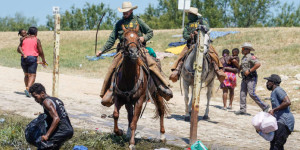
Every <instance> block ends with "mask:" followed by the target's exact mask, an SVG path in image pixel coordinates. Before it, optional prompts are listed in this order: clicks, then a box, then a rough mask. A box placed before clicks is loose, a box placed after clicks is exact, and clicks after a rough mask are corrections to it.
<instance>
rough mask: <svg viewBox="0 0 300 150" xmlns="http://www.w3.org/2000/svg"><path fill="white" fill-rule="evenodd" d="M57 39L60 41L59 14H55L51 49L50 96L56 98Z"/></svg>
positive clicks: (57, 72) (57, 79) (57, 69)
mask: <svg viewBox="0 0 300 150" xmlns="http://www.w3.org/2000/svg"><path fill="white" fill-rule="evenodd" d="M59 39H60V14H58V13H56V14H55V26H54V49H53V85H52V96H54V97H58V87H59V86H58V85H59V84H58V81H59Z"/></svg>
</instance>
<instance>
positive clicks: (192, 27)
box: [183, 16, 209, 40]
mask: <svg viewBox="0 0 300 150" xmlns="http://www.w3.org/2000/svg"><path fill="white" fill-rule="evenodd" d="M199 20H200V22H199ZM201 20H202V21H201ZM199 23H200V25H205V26H206V28H207V29H208V30H209V25H208V23H207V22H206V21H204V20H203V18H202V17H200V16H199V17H198V16H195V17H194V18H193V19H192V20H190V21H189V23H187V24H186V25H185V27H184V30H183V38H184V39H185V40H190V39H191V37H190V35H191V33H193V32H194V31H196V29H197V26H198V25H199Z"/></svg>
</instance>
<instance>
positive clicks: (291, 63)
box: [0, 28, 300, 110]
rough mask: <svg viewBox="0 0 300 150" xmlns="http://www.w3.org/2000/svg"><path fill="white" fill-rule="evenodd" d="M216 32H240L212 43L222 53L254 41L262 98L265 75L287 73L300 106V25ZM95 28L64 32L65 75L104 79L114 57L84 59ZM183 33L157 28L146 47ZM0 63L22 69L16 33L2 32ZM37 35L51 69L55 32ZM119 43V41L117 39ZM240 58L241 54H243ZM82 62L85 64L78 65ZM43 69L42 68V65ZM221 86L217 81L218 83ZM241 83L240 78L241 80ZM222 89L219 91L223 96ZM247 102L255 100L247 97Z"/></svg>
mask: <svg viewBox="0 0 300 150" xmlns="http://www.w3.org/2000/svg"><path fill="white" fill-rule="evenodd" d="M213 30H215V31H240V33H239V34H234V35H228V36H225V37H222V38H219V39H217V40H215V41H214V43H213V45H214V46H215V48H216V49H217V50H218V52H219V54H220V53H221V51H222V49H225V48H227V49H230V50H231V49H233V48H235V47H238V48H240V46H241V45H242V44H243V43H244V42H251V43H252V44H253V46H254V48H255V49H256V51H255V52H254V53H255V55H256V56H257V57H258V58H259V60H260V61H261V63H262V66H261V68H259V70H258V74H259V80H258V87H260V88H261V89H262V90H258V91H257V93H258V95H260V96H261V97H262V98H265V97H269V95H270V92H269V91H267V90H266V88H265V80H264V79H263V77H265V76H269V75H270V74H273V73H275V74H279V75H286V76H288V77H289V79H288V80H286V81H283V82H282V85H281V86H282V87H283V88H284V89H285V90H286V91H287V93H288V95H289V96H290V98H291V99H292V100H293V101H294V100H296V101H295V102H293V106H292V108H293V110H297V109H299V108H300V102H299V101H297V100H299V97H300V91H299V90H297V89H296V88H297V87H299V86H300V85H299V84H294V83H295V82H294V81H295V80H296V79H295V78H293V77H294V76H295V75H296V74H300V59H299V58H298V57H299V56H300V28H216V29H213ZM110 32H111V31H100V32H99V34H98V49H99V48H100V46H103V45H104V43H105V41H106V40H107V38H108V36H109V34H110ZM95 33H96V31H62V32H61V46H60V71H61V72H62V73H65V74H75V75H83V76H88V77H97V78H103V77H104V75H105V72H106V71H107V68H108V66H109V65H110V62H111V60H112V58H106V59H104V60H100V61H93V62H90V61H88V60H86V59H85V56H86V55H90V56H91V55H94V43H95ZM178 34H182V31H181V30H179V29H178V30H155V31H154V37H153V38H152V39H151V41H153V42H152V43H150V44H148V45H147V46H150V47H152V48H153V49H154V50H155V51H160V52H162V51H164V50H165V49H166V48H167V47H168V46H167V45H168V44H169V43H170V42H177V41H179V40H180V38H172V35H178ZM0 38H1V39H6V40H2V41H0V53H1V55H0V65H3V66H9V67H17V68H20V65H19V64H20V60H19V59H20V55H19V54H17V53H16V47H17V45H18V43H19V37H18V36H17V32H0ZM38 38H40V40H41V41H42V45H43V48H44V51H45V54H46V59H47V60H48V63H49V67H48V68H47V69H43V70H42V71H47V72H51V69H52V57H53V54H52V51H53V32H50V31H47V32H39V33H38ZM116 43H117V42H116ZM240 57H242V55H241V54H240ZM175 59H176V57H174V58H166V59H164V60H163V61H162V68H163V70H164V72H165V74H166V75H169V74H170V73H171V72H170V67H171V65H172V64H173V62H174V61H175ZM80 64H81V65H82V67H79V66H80ZM39 70H40V71H41V67H39ZM215 84H216V86H218V83H217V82H216V83H215ZM171 85H172V86H173V87H174V88H173V90H175V91H178V90H179V84H178V83H175V84H173V83H171ZM238 85H240V79H238ZM238 90H239V89H238V88H237V89H236V96H235V100H239V92H238ZM220 94H221V90H219V92H218V93H217V96H218V97H220V96H221V95H220ZM248 102H252V101H251V100H249V98H248Z"/></svg>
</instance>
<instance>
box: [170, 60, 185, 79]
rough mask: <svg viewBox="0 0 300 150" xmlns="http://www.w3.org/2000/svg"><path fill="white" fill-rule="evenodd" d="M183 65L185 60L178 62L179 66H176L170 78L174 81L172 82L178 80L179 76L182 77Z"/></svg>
mask: <svg viewBox="0 0 300 150" xmlns="http://www.w3.org/2000/svg"><path fill="white" fill-rule="evenodd" d="M182 65H183V61H180V62H179V63H178V66H177V67H176V69H175V70H173V71H172V74H171V75H170V77H169V79H170V80H171V81H172V82H176V81H177V80H178V79H179V77H180V71H181V68H182Z"/></svg>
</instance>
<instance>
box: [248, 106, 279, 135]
mask: <svg viewBox="0 0 300 150" xmlns="http://www.w3.org/2000/svg"><path fill="white" fill-rule="evenodd" d="M252 125H253V126H254V128H255V129H256V132H257V133H258V134H259V135H260V136H262V137H263V138H264V139H265V140H267V141H272V140H273V139H274V134H275V133H274V132H275V131H276V130H277V129H278V126H277V120H276V118H275V117H273V116H272V115H271V114H269V113H266V112H259V113H258V114H256V115H255V116H254V117H253V119H252Z"/></svg>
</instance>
